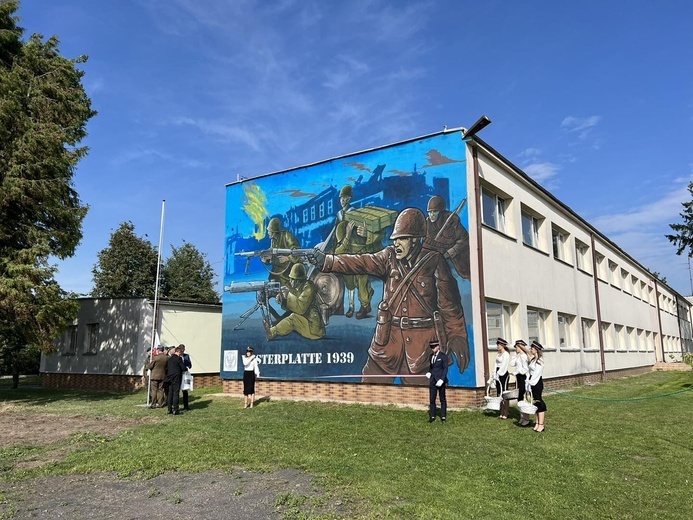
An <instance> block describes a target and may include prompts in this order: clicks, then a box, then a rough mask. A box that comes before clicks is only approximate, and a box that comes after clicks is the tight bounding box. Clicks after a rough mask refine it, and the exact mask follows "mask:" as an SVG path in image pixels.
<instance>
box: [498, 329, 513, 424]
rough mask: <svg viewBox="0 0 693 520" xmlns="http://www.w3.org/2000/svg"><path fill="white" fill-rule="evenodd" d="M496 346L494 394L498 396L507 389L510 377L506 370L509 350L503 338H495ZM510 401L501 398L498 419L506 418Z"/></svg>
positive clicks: (508, 364)
mask: <svg viewBox="0 0 693 520" xmlns="http://www.w3.org/2000/svg"><path fill="white" fill-rule="evenodd" d="M496 348H497V349H498V354H497V355H496V371H495V376H494V378H495V380H496V395H497V396H498V397H500V396H501V395H502V394H503V392H505V391H506V390H507V389H508V379H510V372H508V367H509V366H510V352H509V351H508V342H507V341H506V340H504V339H503V338H498V339H496ZM509 404H510V403H509V402H508V401H507V400H505V399H503V400H502V401H501V408H500V415H499V416H498V417H499V418H500V419H507V418H508V405H509Z"/></svg>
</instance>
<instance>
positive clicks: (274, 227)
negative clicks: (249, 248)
mask: <svg viewBox="0 0 693 520" xmlns="http://www.w3.org/2000/svg"><path fill="white" fill-rule="evenodd" d="M281 230H282V223H281V221H280V220H279V219H278V218H277V217H274V218H272V219H270V221H269V224H267V231H270V232H271V233H278V232H279V231H281Z"/></svg>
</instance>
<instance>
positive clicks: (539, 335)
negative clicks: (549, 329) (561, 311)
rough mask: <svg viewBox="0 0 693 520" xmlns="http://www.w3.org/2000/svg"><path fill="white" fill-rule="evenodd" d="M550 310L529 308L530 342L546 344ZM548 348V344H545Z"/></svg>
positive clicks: (528, 327)
mask: <svg viewBox="0 0 693 520" xmlns="http://www.w3.org/2000/svg"><path fill="white" fill-rule="evenodd" d="M547 317H548V312H547V311H544V310H541V309H530V308H528V309H527V333H528V336H529V337H528V338H527V340H528V341H529V343H531V342H532V341H535V340H536V341H538V342H539V343H541V344H542V345H544V341H545V340H546V319H547ZM544 347H545V348H546V345H544Z"/></svg>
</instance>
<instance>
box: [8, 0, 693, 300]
mask: <svg viewBox="0 0 693 520" xmlns="http://www.w3.org/2000/svg"><path fill="white" fill-rule="evenodd" d="M19 15H20V17H21V18H22V20H21V23H20V25H21V26H23V27H24V28H25V29H26V30H27V33H32V32H39V33H42V34H44V35H46V36H48V35H53V34H57V35H58V36H59V37H60V39H61V42H62V43H61V49H62V52H63V54H64V55H66V56H69V57H76V56H78V55H80V54H87V55H89V62H88V63H87V64H86V65H85V66H84V69H85V70H86V72H87V74H86V76H85V80H84V82H85V86H86V89H87V91H88V92H89V94H90V96H91V98H92V100H93V104H94V108H95V109H96V110H98V111H99V115H98V116H97V117H95V118H94V119H93V120H92V121H91V122H90V123H89V126H88V130H89V137H88V138H87V139H86V140H85V144H87V145H88V146H89V147H90V148H91V152H90V154H89V156H88V157H87V158H86V159H85V160H83V161H82V162H81V163H80V164H79V167H78V171H77V174H76V178H75V185H76V188H77V190H78V192H79V194H80V196H81V198H82V199H83V201H84V202H86V203H88V204H89V205H90V207H91V210H90V211H89V214H88V215H87V217H86V220H85V222H84V239H83V240H82V243H81V245H80V247H79V249H78V250H77V254H76V255H75V257H74V258H71V259H69V260H67V261H64V262H61V263H59V264H58V265H59V269H60V273H59V275H58V280H59V281H60V283H61V284H62V285H63V287H64V288H65V289H69V290H74V291H77V292H88V291H89V290H90V289H91V287H92V280H91V269H92V267H93V265H94V263H95V262H96V259H97V258H96V254H97V252H98V251H99V250H101V249H103V248H104V247H106V246H107V244H108V239H109V236H110V233H111V232H112V231H113V230H114V229H116V228H117V227H118V225H119V224H120V223H121V222H123V221H127V220H131V221H132V222H133V223H134V224H135V229H136V232H137V233H138V234H140V235H144V234H147V235H148V237H149V239H150V240H151V241H152V242H153V243H154V244H157V243H158V240H159V224H160V217H161V201H162V199H166V217H165V228H164V255H165V256H166V255H167V254H168V253H169V251H170V247H169V245H171V244H173V245H174V246H180V245H181V244H182V243H183V241H184V240H185V241H187V242H191V243H193V244H195V245H196V246H197V247H198V248H199V249H200V250H201V251H203V252H205V253H207V255H208V259H209V260H210V262H211V263H212V264H213V266H214V267H215V269H216V270H217V272H218V273H221V270H222V267H223V251H224V243H223V242H224V184H226V183H228V182H231V181H234V180H236V177H237V175H239V174H240V175H243V176H245V177H252V176H254V175H258V174H262V173H266V172H270V171H275V170H281V169H286V168H290V167H293V166H298V165H301V164H306V163H312V162H316V161H319V160H323V159H327V158H330V157H334V156H337V155H342V154H346V153H350V152H354V151H358V150H363V149H367V148H371V147H376V146H380V145H383V144H387V143H391V142H395V141H400V140H404V139H408V138H411V137H416V136H419V135H424V134H428V133H431V132H435V131H438V130H440V129H442V127H443V125H447V126H448V127H458V126H469V125H471V124H472V123H473V122H474V121H475V120H476V119H477V118H478V117H479V116H480V115H481V114H487V115H488V116H489V117H490V118H491V119H492V120H493V124H492V125H490V126H489V127H487V128H486V129H485V130H483V132H482V133H481V134H480V137H482V138H483V139H484V140H486V141H487V142H488V143H489V144H490V145H491V146H493V147H494V148H496V149H497V150H498V151H499V152H500V153H501V154H503V155H504V156H505V157H507V158H508V159H509V160H511V161H512V162H514V163H515V164H517V165H518V166H520V167H521V168H523V169H524V171H525V172H527V173H528V174H530V175H531V176H532V177H534V178H535V179H536V180H537V181H539V182H540V183H541V184H542V185H543V186H544V187H546V188H548V189H549V190H551V192H552V193H553V194H554V195H555V196H557V197H558V198H559V199H561V200H562V201H563V202H565V203H566V204H567V205H568V206H570V207H571V208H572V209H573V210H575V211H576V212H578V213H579V214H581V215H582V216H583V217H584V218H586V219H587V220H588V221H589V222H591V223H592V224H594V225H595V226H596V227H597V228H598V229H600V230H601V231H602V232H604V233H605V234H606V235H607V236H609V237H610V238H611V239H612V240H614V241H615V242H616V243H617V244H619V245H620V246H621V247H622V248H623V249H625V250H626V251H628V252H629V253H630V254H631V255H632V256H633V257H634V258H635V259H637V260H638V261H639V262H640V263H642V264H643V265H644V266H645V267H647V268H649V269H651V270H653V271H659V272H661V273H662V275H664V276H666V278H667V280H668V282H669V283H670V285H671V286H672V287H673V288H674V289H676V290H678V291H679V292H681V293H683V294H690V293H691V283H690V279H689V271H688V264H687V261H686V259H685V258H683V257H677V256H676V255H675V249H674V247H673V246H672V245H670V244H669V242H668V241H667V240H666V239H665V238H664V234H665V233H667V232H669V227H668V224H669V223H672V222H676V221H678V220H679V217H678V214H679V212H680V211H681V202H683V201H685V200H688V198H689V197H688V192H687V190H686V186H687V184H688V183H689V182H690V181H691V180H692V179H691V178H692V177H693V147H692V146H691V142H692V137H693V69H692V68H691V64H692V63H693V2H689V1H687V0H678V1H677V0H672V1H665V2H661V3H652V2H632V1H613V2H604V1H594V0H588V1H583V2H537V1H527V2H504V1H484V2H471V1H466V0H465V1H462V0H460V1H453V0H441V1H421V2H419V1H349V2H345V1H336V0H334V1H332V0H324V1H317V0H316V1H309V0H306V1H299V0H284V1H269V0H265V1H261V0H258V1H252V0H236V1H230V0H229V1H213V0H119V1H117V2H116V1H107V0H61V1H60V2H56V1H54V0H24V1H23V5H22V7H21V10H20V12H19Z"/></svg>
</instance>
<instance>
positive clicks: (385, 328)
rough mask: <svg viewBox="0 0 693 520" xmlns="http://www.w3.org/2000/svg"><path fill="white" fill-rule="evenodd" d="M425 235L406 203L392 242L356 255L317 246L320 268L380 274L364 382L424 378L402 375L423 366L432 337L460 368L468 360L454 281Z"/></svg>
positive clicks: (420, 220) (419, 214) (415, 372)
mask: <svg viewBox="0 0 693 520" xmlns="http://www.w3.org/2000/svg"><path fill="white" fill-rule="evenodd" d="M425 235H426V217H425V216H424V214H423V213H422V212H421V211H420V210H418V209H416V208H407V209H405V210H403V211H402V212H401V213H400V214H399V215H398V216H397V220H396V221H395V225H394V228H393V231H392V235H391V236H390V239H391V240H393V242H394V243H393V245H390V246H387V247H386V248H385V249H383V250H381V251H378V252H376V253H364V254H355V255H322V254H321V253H319V252H318V254H317V255H316V257H315V258H314V262H315V263H316V265H317V266H318V268H319V269H321V270H322V271H324V272H333V273H342V274H369V275H371V276H375V277H377V278H380V279H381V280H383V297H382V301H381V302H380V304H379V305H378V313H377V320H376V327H375V331H374V333H373V339H372V341H371V345H370V348H369V349H368V360H367V361H366V365H365V366H364V367H363V379H362V380H363V381H364V382H369V383H370V382H373V383H376V382H377V383H388V382H393V381H394V379H395V377H397V376H399V377H401V378H402V382H403V383H414V384H425V380H424V379H422V378H420V377H407V376H414V375H416V376H418V375H424V374H425V373H426V372H427V371H428V368H429V356H428V354H429V353H428V345H429V343H430V342H431V341H434V340H437V341H439V342H440V344H441V346H443V351H445V352H448V353H453V354H454V355H455V357H456V358H457V363H458V365H459V368H460V372H462V371H464V369H465V368H466V367H467V365H468V364H469V344H468V341H467V327H466V323H465V319H464V314H463V311H462V305H461V298H460V292H459V289H458V287H457V282H456V281H455V278H454V277H453V275H452V273H451V272H450V267H449V266H448V264H447V262H446V260H445V258H444V257H443V255H442V254H441V253H439V252H438V251H432V250H427V249H424V248H423V247H422V242H423V238H424V237H425ZM450 358H452V356H450ZM450 362H452V360H451V361H450ZM374 376H375V377H374ZM387 376H392V377H387Z"/></svg>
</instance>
